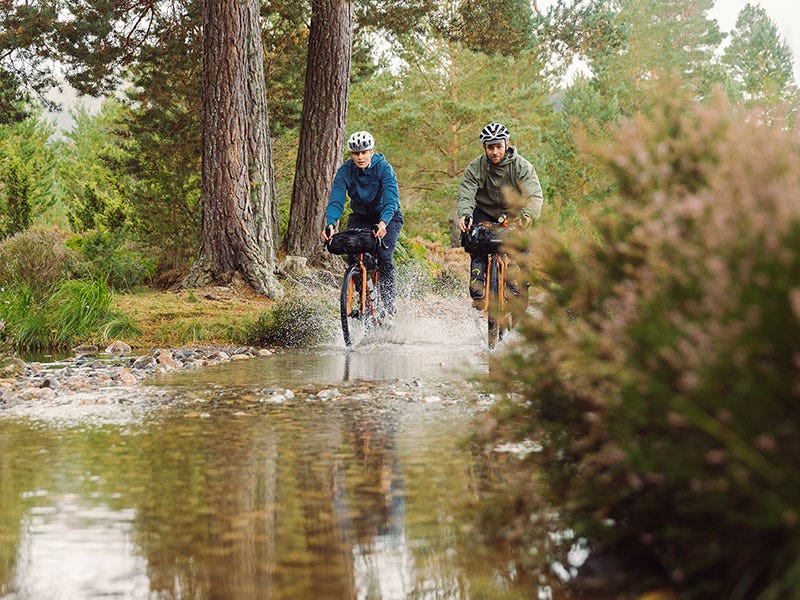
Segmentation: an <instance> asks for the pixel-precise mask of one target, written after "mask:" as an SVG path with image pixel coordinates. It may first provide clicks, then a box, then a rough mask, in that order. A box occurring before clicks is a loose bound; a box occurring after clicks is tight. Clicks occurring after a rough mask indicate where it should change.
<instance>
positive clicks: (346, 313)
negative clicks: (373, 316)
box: [339, 264, 363, 346]
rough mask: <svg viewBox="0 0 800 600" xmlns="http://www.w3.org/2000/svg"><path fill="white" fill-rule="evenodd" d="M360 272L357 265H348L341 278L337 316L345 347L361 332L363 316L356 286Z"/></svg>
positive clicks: (359, 295) (358, 290)
mask: <svg viewBox="0 0 800 600" xmlns="http://www.w3.org/2000/svg"><path fill="white" fill-rule="evenodd" d="M360 278H361V272H360V269H359V267H358V265H357V264H355V265H350V266H349V267H348V268H347V270H346V271H345V272H344V276H343V277H342V290H341V293H340V296H339V315H340V317H341V320H342V337H343V338H344V343H345V346H350V345H352V344H353V342H354V341H356V340H355V338H356V337H357V334H358V332H359V331H360V330H361V326H360V322H361V319H362V315H363V307H362V302H361V292H360V289H359V286H358V285H357V281H358V279H360Z"/></svg>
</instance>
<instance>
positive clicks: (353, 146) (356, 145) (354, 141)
mask: <svg viewBox="0 0 800 600" xmlns="http://www.w3.org/2000/svg"><path fill="white" fill-rule="evenodd" d="M373 148H375V138H373V137H372V134H370V132H369V131H356V132H355V133H354V134H353V135H351V136H350V139H349V140H347V149H348V150H350V152H362V151H364V150H372V149H373Z"/></svg>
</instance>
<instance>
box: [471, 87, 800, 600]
mask: <svg viewBox="0 0 800 600" xmlns="http://www.w3.org/2000/svg"><path fill="white" fill-rule="evenodd" d="M662 98H663V100H662V102H661V103H659V104H658V105H656V106H655V107H654V108H653V109H652V112H651V113H650V114H648V115H639V116H636V117H633V118H631V119H628V120H626V121H623V122H622V124H621V125H620V127H619V128H618V129H617V132H616V136H615V137H616V139H615V141H614V142H613V143H612V144H609V145H605V146H603V147H595V148H593V149H590V150H591V151H593V152H594V153H595V155H596V156H598V158H599V159H600V163H599V164H604V165H605V170H606V171H607V173H608V174H610V175H611V176H612V179H613V181H615V183H616V187H617V189H618V196H617V198H616V200H615V201H612V202H609V203H606V205H605V206H603V207H602V208H601V209H599V210H598V211H597V212H596V214H595V215H594V217H593V224H594V226H595V231H596V235H594V236H586V237H585V238H583V239H582V240H575V239H571V240H569V241H567V240H565V239H564V237H563V236H562V235H561V234H559V233H558V231H557V229H556V228H539V230H538V231H536V232H535V233H534V234H532V235H531V237H530V238H529V239H527V240H524V241H523V246H524V245H529V246H530V247H532V248H533V249H534V250H533V251H532V252H531V254H532V255H533V256H534V257H535V260H536V263H537V268H536V269H533V270H532V271H531V272H532V273H536V274H537V275H536V276H532V285H533V288H532V294H531V295H532V297H536V298H538V300H536V303H537V308H538V309H539V311H540V312H539V311H537V314H538V315H539V316H530V317H529V318H528V319H527V321H526V322H525V323H523V324H522V327H521V336H520V338H519V339H518V340H517V341H516V342H515V343H513V344H511V345H510V346H509V348H508V350H507V351H506V352H505V353H502V354H498V355H497V356H494V357H493V359H492V362H491V373H490V376H489V377H490V379H491V380H492V382H493V383H494V385H496V386H498V387H499V388H500V389H501V390H503V391H504V392H505V400H504V401H503V402H502V403H501V404H500V405H499V406H498V407H497V408H496V410H495V411H494V414H493V417H494V420H493V421H492V422H491V424H492V426H491V427H487V428H484V430H483V431H484V432H483V433H482V434H480V435H479V436H478V437H479V439H483V441H484V442H485V441H486V440H487V439H488V438H491V439H494V440H495V441H497V438H498V437H501V438H503V439H507V438H512V439H518V440H519V439H528V440H533V441H535V442H536V443H538V444H540V445H541V448H542V450H541V452H537V453H535V454H534V455H532V457H529V458H528V459H526V461H525V463H523V464H524V465H525V466H524V469H526V470H527V471H528V473H529V478H530V479H531V480H532V481H535V480H539V479H542V478H543V481H542V482H541V483H540V484H537V485H536V486H535V487H536V488H537V489H538V490H540V491H541V493H543V494H544V500H545V501H549V502H554V503H556V504H557V505H558V506H561V507H563V510H564V511H565V513H564V514H563V515H562V516H563V517H564V518H565V520H566V521H567V522H569V523H570V525H571V527H572V528H573V530H574V533H575V538H577V539H581V538H582V539H585V540H588V544H589V546H590V548H592V549H593V550H594V551H595V552H598V553H599V552H603V553H606V552H610V553H612V554H616V555H619V556H622V557H628V559H630V564H631V567H632V568H635V567H634V566H633V565H634V563H636V564H637V565H641V564H644V563H648V564H649V565H651V567H650V568H649V569H648V573H647V574H649V575H654V576H655V577H656V579H660V581H659V582H658V583H661V584H664V583H668V584H670V585H671V586H673V587H674V588H676V589H679V590H681V591H682V597H686V598H790V597H798V596H800V575H798V573H800V559H799V558H798V557H800V552H799V551H798V550H800V530H799V529H798V525H799V524H800V520H798V519H799V517H800V514H798V507H800V483H799V482H800V458H798V457H800V413H798V411H797V407H798V401H799V400H800V376H799V375H800V373H799V372H798V369H800V198H798V191H799V190H800V137H798V131H797V130H796V129H792V128H790V127H788V126H781V124H780V123H775V124H774V125H766V124H765V121H764V119H763V118H762V115H761V114H760V113H758V112H751V113H745V112H742V111H740V110H738V109H734V108H732V107H731V106H729V105H728V104H727V102H726V101H725V100H723V99H719V100H718V101H716V102H711V103H709V104H706V105H699V104H693V103H692V102H690V101H687V99H685V98H682V94H681V93H680V91H679V90H676V89H668V90H665V93H664V94H663V95H662ZM534 290H536V292H538V296H537V295H536V294H535V293H534ZM481 436H485V437H484V438H481ZM533 498H534V496H531V495H529V496H525V497H520V498H519V501H520V502H523V503H526V509H525V510H527V511H529V512H530V514H536V512H537V511H540V510H541V509H542V505H539V506H535V505H534V503H535V502H536V501H535V500H534V499H533ZM575 538H572V539H573V540H574V539H575ZM569 543H572V542H569ZM653 566H654V567H655V568H652V567H653ZM638 583H639V585H641V587H642V588H643V589H646V588H647V587H648V586H650V585H652V584H653V581H652V580H648V579H647V577H639V578H638ZM634 587H635V586H634Z"/></svg>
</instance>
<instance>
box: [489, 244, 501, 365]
mask: <svg viewBox="0 0 800 600" xmlns="http://www.w3.org/2000/svg"><path fill="white" fill-rule="evenodd" d="M498 260H500V259H499V258H498V257H497V256H495V255H490V256H489V268H488V271H489V272H488V273H487V274H486V275H487V277H488V278H489V290H488V293H489V298H488V300H489V301H488V306H487V309H488V310H487V311H486V318H487V321H488V341H489V348H490V349H491V348H494V347H495V346H496V345H497V344H498V342H499V341H500V338H501V332H500V330H501V319H502V315H501V314H500V313H501V310H502V308H501V306H502V305H501V302H500V285H499V282H500V274H499V268H498V265H497V261H498Z"/></svg>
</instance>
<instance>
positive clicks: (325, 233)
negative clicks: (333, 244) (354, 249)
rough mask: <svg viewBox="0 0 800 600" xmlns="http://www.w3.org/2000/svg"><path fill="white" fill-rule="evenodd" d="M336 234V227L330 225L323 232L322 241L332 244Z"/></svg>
mask: <svg viewBox="0 0 800 600" xmlns="http://www.w3.org/2000/svg"><path fill="white" fill-rule="evenodd" d="M334 233H336V226H335V225H328V226H327V227H326V228H325V229H323V230H322V239H323V240H325V241H326V242H330V241H331V238H332V237H333V234H334Z"/></svg>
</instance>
